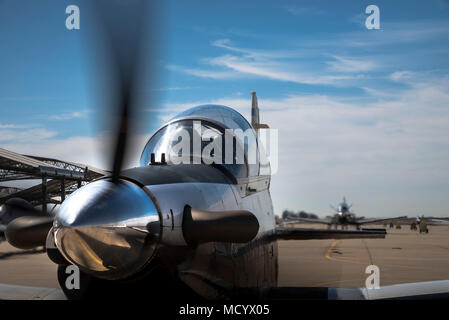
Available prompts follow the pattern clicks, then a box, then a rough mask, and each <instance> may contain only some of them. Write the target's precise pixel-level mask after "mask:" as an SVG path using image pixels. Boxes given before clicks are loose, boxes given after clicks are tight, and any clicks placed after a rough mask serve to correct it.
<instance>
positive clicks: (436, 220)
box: [427, 218, 449, 224]
mask: <svg viewBox="0 0 449 320" xmlns="http://www.w3.org/2000/svg"><path fill="white" fill-rule="evenodd" d="M427 220H428V221H429V222H430V223H432V224H448V223H449V221H448V220H443V219H435V218H430V219H427Z"/></svg>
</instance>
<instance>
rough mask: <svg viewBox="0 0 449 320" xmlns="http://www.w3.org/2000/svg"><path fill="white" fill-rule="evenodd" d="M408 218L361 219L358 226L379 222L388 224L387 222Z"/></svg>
mask: <svg viewBox="0 0 449 320" xmlns="http://www.w3.org/2000/svg"><path fill="white" fill-rule="evenodd" d="M405 218H407V216H401V217H394V218H373V219H360V220H357V222H356V223H357V224H359V225H361V224H367V223H377V222H386V221H395V220H399V219H405Z"/></svg>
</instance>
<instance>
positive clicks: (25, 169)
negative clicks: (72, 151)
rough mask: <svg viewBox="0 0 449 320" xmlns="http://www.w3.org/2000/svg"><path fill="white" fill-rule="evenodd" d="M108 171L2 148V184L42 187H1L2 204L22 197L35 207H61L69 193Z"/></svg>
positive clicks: (0, 167) (0, 197) (0, 172)
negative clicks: (22, 182)
mask: <svg viewBox="0 0 449 320" xmlns="http://www.w3.org/2000/svg"><path fill="white" fill-rule="evenodd" d="M107 174H108V172H106V171H103V170H101V169H97V168H94V167H92V166H86V165H83V164H79V163H74V162H67V161H62V160H58V159H52V158H44V157H36V156H29V155H22V154H19V153H15V152H12V151H9V150H5V149H2V148H0V183H2V184H4V183H5V182H13V181H19V180H40V182H41V183H40V184H39V183H38V184H36V185H34V186H32V187H29V188H25V189H21V188H17V187H5V186H3V187H2V186H0V205H2V204H3V203H5V202H6V201H7V200H8V199H11V198H22V199H24V200H27V201H29V202H30V203H31V204H32V205H34V206H37V205H42V208H43V210H44V211H47V204H49V203H52V204H59V203H61V202H62V201H64V199H65V197H66V195H67V194H70V193H71V192H73V191H75V190H76V189H77V188H80V187H81V186H82V185H83V184H86V183H88V182H89V181H92V180H94V179H98V178H100V177H102V176H104V175H107Z"/></svg>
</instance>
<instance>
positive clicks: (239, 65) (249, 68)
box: [167, 39, 375, 85]
mask: <svg viewBox="0 0 449 320" xmlns="http://www.w3.org/2000/svg"><path fill="white" fill-rule="evenodd" d="M212 45H213V46H215V47H219V48H223V49H225V50H228V51H231V52H233V53H234V54H225V55H221V56H217V57H214V58H203V59H202V60H201V62H202V63H203V64H205V65H208V66H209V68H207V69H205V68H186V67H181V66H175V65H169V66H167V67H168V68H169V69H170V70H174V71H180V72H183V73H186V74H190V75H193V76H197V77H201V78H211V79H233V78H239V77H240V78H241V77H259V78H266V79H271V80H277V81H285V82H294V83H300V84H327V85H332V84H338V85H340V84H341V82H342V81H343V80H351V79H357V78H360V75H359V74H355V73H360V72H365V71H369V70H372V69H373V68H374V67H375V64H374V63H373V62H371V61H363V60H357V59H351V58H347V57H345V58H343V57H335V59H336V61H331V62H329V65H330V66H331V68H332V69H334V71H335V73H334V74H329V72H327V71H326V70H324V69H323V70H322V71H321V72H319V71H314V72H312V71H306V70H304V69H305V68H304V64H306V63H304V61H301V59H299V60H298V50H296V49H295V50H291V51H289V50H283V51H277V50H262V49H248V48H240V47H237V46H235V45H232V43H231V41H230V40H229V39H220V40H216V41H214V42H212ZM299 57H301V55H299ZM295 58H296V59H295ZM295 60H296V61H295ZM211 67H212V68H213V69H212V68H211ZM351 72H352V73H353V74H349V73H351ZM342 73H345V74H342Z"/></svg>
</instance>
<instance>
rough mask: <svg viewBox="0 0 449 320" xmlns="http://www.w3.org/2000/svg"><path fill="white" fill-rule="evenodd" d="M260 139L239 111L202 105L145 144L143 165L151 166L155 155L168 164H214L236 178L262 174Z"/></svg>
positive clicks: (181, 114) (188, 111) (167, 126)
mask: <svg viewBox="0 0 449 320" xmlns="http://www.w3.org/2000/svg"><path fill="white" fill-rule="evenodd" d="M257 144H258V141H257V136H256V133H255V131H254V130H253V128H252V127H251V125H250V124H249V123H248V121H247V120H246V119H245V118H244V117H243V116H242V115H241V114H240V113H238V112H237V111H235V110H233V109H231V108H229V107H225V106H221V105H202V106H198V107H194V108H191V109H188V110H186V111H184V112H182V113H180V114H178V115H176V116H175V117H173V118H172V119H171V120H170V121H169V122H168V123H167V124H166V125H164V126H163V127H162V128H160V129H159V130H158V131H156V133H155V134H154V135H153V136H152V137H151V138H150V139H149V141H148V143H147V144H146V146H145V148H144V150H143V153H142V156H141V159H140V165H141V166H146V165H148V164H149V163H150V160H151V154H152V153H154V155H155V159H156V161H160V159H161V155H162V153H165V156H166V160H167V162H168V164H179V163H180V162H182V163H193V164H200V163H202V164H213V165H219V166H221V167H224V168H225V169H227V170H228V171H229V172H230V173H231V174H232V175H234V176H235V177H236V178H245V177H248V176H257V175H258V174H259V152H258V148H257Z"/></svg>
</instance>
